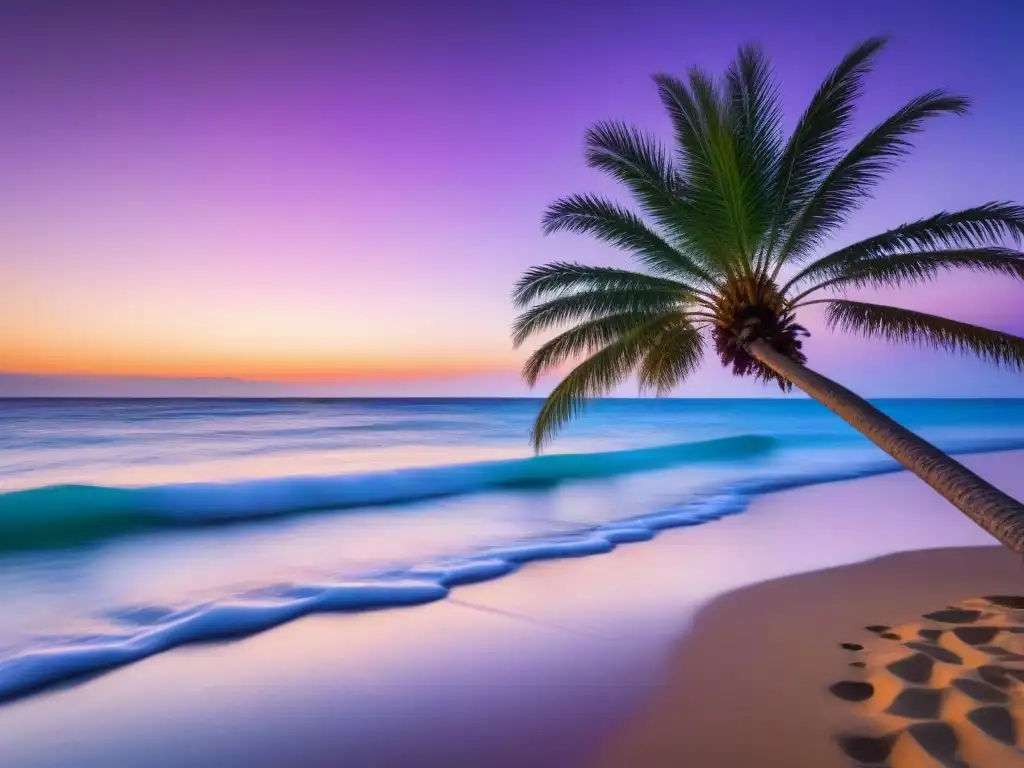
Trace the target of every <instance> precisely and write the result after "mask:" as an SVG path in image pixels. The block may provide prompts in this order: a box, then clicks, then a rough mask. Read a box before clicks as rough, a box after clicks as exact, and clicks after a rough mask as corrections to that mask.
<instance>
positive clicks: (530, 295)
mask: <svg viewBox="0 0 1024 768" xmlns="http://www.w3.org/2000/svg"><path fill="white" fill-rule="evenodd" d="M580 290H582V291H643V290H654V291H677V292H679V293H680V294H690V293H693V291H694V289H693V288H691V287H690V286H688V285H686V284H685V283H681V282H678V281H676V280H672V279H671V278H667V277H658V276H655V275H648V274H645V273H643V272H633V271H631V270H628V269H615V268H613V267H591V266H588V265H586V264H577V263H573V262H567V261H556V262H553V263H551V264H545V265H544V266H540V267H531V268H530V269H528V270H526V272H525V273H524V274H523V276H522V277H521V278H520V279H519V281H518V282H517V283H516V287H515V290H514V291H513V292H512V302H513V305H514V306H515V307H517V308H520V309H521V308H523V307H526V306H528V305H530V304H531V303H533V302H534V301H537V300H540V299H545V298H557V297H559V296H564V295H566V294H568V293H572V292H574V291H580Z"/></svg>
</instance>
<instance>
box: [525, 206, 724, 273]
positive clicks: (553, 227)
mask: <svg viewBox="0 0 1024 768" xmlns="http://www.w3.org/2000/svg"><path fill="white" fill-rule="evenodd" d="M543 230H544V234H551V233H553V232H575V233H577V234H587V235H591V236H592V237H595V238H597V239H598V240H601V241H603V242H606V243H609V244H610V245H614V246H616V247H619V248H622V249H623V250H625V251H627V252H629V253H631V254H632V255H633V256H634V257H636V258H637V259H638V260H639V261H640V263H642V264H643V265H645V266H646V267H648V268H649V269H651V270H654V271H655V272H658V273H660V274H667V275H681V276H683V277H687V278H690V279H692V280H697V281H700V282H701V283H713V282H714V281H713V279H712V278H711V276H709V275H708V274H707V273H706V272H705V271H704V270H703V269H701V268H700V267H699V266H698V265H696V264H695V263H694V262H693V261H692V260H691V259H690V258H689V257H688V256H686V255H685V254H683V253H681V252H680V251H679V250H677V249H675V248H673V247H672V246H671V245H670V244H669V243H668V242H667V241H666V240H665V239H664V238H663V237H662V236H661V235H659V234H658V233H657V232H655V231H654V230H653V229H651V228H650V227H649V226H647V224H646V223H644V221H643V219H641V218H640V217H639V216H637V215H636V214H635V213H633V212H632V211H630V210H629V209H627V208H624V207H622V206H620V205H617V204H616V203H613V202H611V201H610V200H607V199H605V198H602V197H598V196H597V195H570V196H569V197H564V198H562V199H561V200H557V201H555V202H554V203H552V204H551V205H550V206H548V209H547V211H545V213H544V222H543Z"/></svg>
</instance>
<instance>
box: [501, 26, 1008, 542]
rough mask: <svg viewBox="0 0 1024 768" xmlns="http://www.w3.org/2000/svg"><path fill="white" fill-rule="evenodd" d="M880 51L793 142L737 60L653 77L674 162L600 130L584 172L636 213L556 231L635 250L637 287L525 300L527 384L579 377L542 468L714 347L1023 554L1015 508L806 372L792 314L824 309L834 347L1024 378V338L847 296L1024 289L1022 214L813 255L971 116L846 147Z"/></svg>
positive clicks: (948, 218)
mask: <svg viewBox="0 0 1024 768" xmlns="http://www.w3.org/2000/svg"><path fill="white" fill-rule="evenodd" d="M884 43H885V41H884V39H880V38H876V39H870V40H867V41H865V42H864V43H862V44H861V45H858V46H857V47H856V48H854V49H853V50H852V51H850V52H849V53H848V54H847V55H846V57H845V58H844V59H843V60H842V61H841V62H840V63H839V65H838V66H837V67H836V68H835V69H834V70H832V72H830V73H829V75H828V76H827V77H826V78H825V80H824V82H823V83H822V84H821V86H820V87H819V88H818V90H817V92H816V93H815V94H814V97H813V98H812V99H811V103H810V105H809V106H808V107H807V109H806V111H805V112H804V113H803V115H802V116H801V117H800V120H799V122H798V123H797V125H796V128H795V130H794V131H793V133H792V135H790V136H789V137H788V138H786V137H785V136H784V135H783V133H782V131H781V127H780V122H781V109H780V104H779V97H778V93H777V91H776V87H775V81H774V76H773V73H772V70H771V66H770V64H769V63H768V60H767V59H766V58H765V56H764V55H763V53H762V52H761V51H760V50H759V49H758V48H757V47H755V46H746V47H743V48H741V49H740V51H739V53H738V55H737V57H736V59H735V61H734V62H733V63H732V64H731V65H730V66H729V68H728V70H727V71H726V73H725V76H724V78H722V79H721V80H715V79H713V78H712V77H711V76H709V74H707V73H706V72H705V71H703V70H701V69H699V68H693V69H691V70H690V71H689V73H688V76H687V77H686V79H685V80H681V79H678V78H675V77H671V76H668V75H656V76H655V77H654V81H655V83H656V84H657V90H658V95H659V96H660V98H661V102H662V104H663V105H664V107H665V109H666V110H668V113H669V116H670V118H671V121H672V126H673V129H674V134H675V136H674V138H675V150H674V152H672V153H669V152H667V151H666V150H665V149H664V148H663V147H662V146H661V145H660V144H659V143H658V142H657V141H656V140H654V139H652V138H651V137H650V136H648V135H647V134H645V133H644V132H642V131H639V130H637V129H635V128H632V127H630V126H628V125H625V124H622V123H619V122H602V123H599V124H597V125H595V126H594V127H593V128H591V129H590V130H589V131H588V133H587V137H586V158H587V164H588V165H589V166H590V167H592V168H597V169H599V170H601V171H603V172H605V173H607V174H609V175H610V176H611V177H612V178H613V179H615V180H616V181H618V182H620V183H621V184H622V185H623V186H624V187H625V188H626V190H628V192H629V193H630V194H631V196H632V198H633V199H634V201H635V203H636V206H637V208H638V210H639V212H634V211H633V210H630V209H629V208H626V207H624V206H622V205H619V204H617V203H616V202H614V201H612V200H609V199H607V198H604V197H601V196H597V195H589V194H584V195H572V196H569V197H565V198H563V199H560V200H558V201H556V202H555V203H553V204H552V205H551V206H550V207H549V208H548V210H547V211H546V213H545V216H544V224H543V227H544V231H545V233H552V232H559V231H569V232H577V233H584V234H587V235H591V236H592V237H595V238H597V239H598V240H601V241H603V242H605V243H608V244H611V245H613V246H617V247H619V248H621V249H624V250H625V251H627V252H629V253H630V254H631V255H632V256H633V257H634V258H635V259H636V260H637V261H638V262H639V264H640V266H641V268H642V269H643V271H632V270H625V269H612V268H607V267H591V266H586V265H582V264H576V263H567V262H556V263H553V264H548V265H546V266H541V267H535V268H533V269H530V270H528V271H527V272H526V273H525V274H524V275H523V277H522V278H521V279H520V281H519V282H518V284H517V285H516V288H515V292H514V301H515V304H516V306H517V307H518V308H520V309H522V310H523V311H522V314H521V315H520V316H519V317H518V319H517V320H516V323H515V326H514V332H513V339H514V342H515V344H516V345H517V346H518V345H520V344H522V343H523V342H524V341H526V340H527V339H528V338H530V337H531V336H533V335H534V334H537V333H545V332H547V331H550V330H552V329H554V328H557V327H559V326H565V325H569V326H570V327H569V328H568V330H565V331H564V332H562V333H560V334H559V335H556V336H554V337H553V338H551V339H550V340H548V341H546V342H545V343H543V344H541V345H540V346H539V347H538V348H537V350H536V351H535V352H534V353H533V354H532V355H531V356H530V357H529V359H528V360H527V362H526V364H525V366H524V368H523V376H524V378H525V379H526V381H527V382H528V383H529V384H530V385H531V386H533V385H534V384H536V382H537V379H538V377H539V376H541V375H542V374H543V373H545V372H548V371H551V370H553V369H558V368H560V367H562V366H563V365H564V364H566V363H567V362H569V361H577V360H579V359H580V358H582V361H581V362H579V363H578V365H576V367H575V368H573V369H572V370H571V372H570V373H568V375H566V376H565V378H564V379H563V380H562V381H561V383H559V384H558V385H557V386H556V387H555V388H554V390H553V391H552V393H551V394H550V396H549V397H548V398H547V400H546V401H545V403H544V405H543V406H542V408H541V410H540V413H539V415H538V416H537V420H536V423H535V425H534V429H533V442H534V447H535V449H536V450H537V451H540V449H541V447H542V446H543V445H544V443H545V442H546V441H547V440H548V439H550V438H551V437H552V436H553V435H554V434H555V433H556V432H557V431H558V429H559V428H560V427H561V426H562V425H563V424H564V423H565V422H566V421H568V420H569V419H571V418H572V417H573V416H575V415H576V414H577V413H578V412H579V411H580V409H581V408H582V407H583V405H584V404H585V402H586V400H587V399H589V398H592V397H596V396H600V395H604V394H607V393H608V392H609V391H610V390H611V389H612V388H613V387H615V386H616V385H618V384H620V383H621V382H623V381H624V380H625V379H627V378H628V377H629V376H631V375H633V374H634V373H635V374H636V377H637V379H638V381H639V385H640V387H641V391H644V390H652V391H654V392H656V393H657V394H665V393H667V392H669V391H671V390H672V389H673V388H675V387H676V386H677V385H678V384H680V383H681V382H683V381H684V380H685V379H686V378H687V376H689V375H690V374H691V373H692V372H693V371H694V370H695V369H696V368H697V367H698V365H699V364H700V362H701V359H702V357H703V353H704V351H705V348H706V346H707V345H708V344H709V343H713V345H714V348H715V352H716V353H717V354H718V356H719V357H720V358H721V360H722V363H723V364H724V365H726V366H731V367H732V370H733V372H734V373H735V374H736V375H740V376H744V375H749V376H753V377H754V378H756V379H761V380H762V381H764V382H773V381H774V382H776V383H778V385H779V386H780V387H782V389H784V390H789V389H790V388H791V387H792V386H793V385H796V386H797V387H799V388H800V389H802V390H803V391H804V392H806V393H807V394H808V395H810V396H811V397H813V398H814V399H816V400H818V401H819V402H820V403H822V404H823V405H825V406H826V407H827V408H829V409H831V410H832V411H834V412H835V413H836V414H838V415H839V416H840V417H841V418H842V419H844V420H845V421H847V422H848V423H849V424H851V425H852V426H853V427H854V428H856V429H857V430H859V431H860V432H861V433H863V434H864V435H865V436H866V437H868V438H869V439H870V440H871V441H873V442H874V443H875V444H876V445H877V446H879V447H880V448H881V449H882V450H884V451H885V452H887V453H888V454H889V455H890V456H892V457H893V458H895V459H896V460H897V461H898V462H900V464H902V465H903V466H904V467H906V468H907V469H909V470H910V471H911V472H913V473H915V474H916V475H918V477H920V478H921V479H922V480H924V481H925V482H926V483H928V484H929V485H930V486H931V487H932V488H934V489H935V490H936V491H938V492H939V493H940V494H942V495H943V496H944V497H945V498H946V499H948V500H949V501H950V502H952V504H953V505H954V506H956V507H957V508H958V509H960V510H961V511H962V512H964V513H965V514H967V515H968V516H969V517H970V518H971V519H973V520H974V521H975V522H976V523H978V524H979V525H981V526H982V527H983V528H985V529H986V530H987V531H989V532H990V533H991V534H992V535H993V536H995V537H996V538H997V539H999V541H1001V542H1002V543H1003V544H1005V545H1006V546H1007V547H1009V548H1010V549H1013V550H1014V551H1016V552H1018V553H1024V505H1022V504H1021V503H1020V502H1018V501H1016V500H1015V499H1013V498H1011V497H1010V496H1008V495H1006V494H1005V493H1003V492H1002V491H1000V490H998V489H997V488H995V487H993V486H992V485H990V484H989V483H987V482H985V481H984V480H982V479H981V478H980V477H978V476H977V475H976V474H974V473H973V472H971V471H970V470H968V469H967V468H966V467H964V466H963V465H961V464H960V463H959V462H957V461H955V460H954V459H952V458H951V457H949V456H947V455H945V454H944V453H943V452H942V451H940V450H938V449H937V448H936V447H935V446H933V445H931V444H930V443H928V442H926V441H925V440H922V439H921V438H920V437H918V436H917V435H915V434H913V433H912V432H910V431H908V430H907V429H906V428H904V427H902V426H901V425H899V424H898V423H896V422H895V421H893V420H892V419H891V418H889V417H888V416H886V415H885V414H883V413H881V412H880V411H879V410H877V409H876V408H875V407H874V406H872V405H871V404H870V403H868V402H867V401H866V400H864V399H862V398H861V397H858V396H857V395H855V394H854V393H853V392H851V391H849V390H848V389H846V388H844V387H842V386H840V385H839V384H837V383H835V382H834V381H831V380H829V379H827V378H825V377H824V376H822V375H820V374H818V373H816V372H814V371H812V370H811V369H809V368H807V367H806V366H805V365H804V364H805V363H806V356H805V354H804V352H803V351H802V349H801V347H802V337H803V336H805V335H807V331H806V330H805V329H804V328H803V327H802V326H801V325H799V324H798V323H797V317H798V312H799V310H801V309H802V308H804V307H807V306H809V305H812V304H823V305H825V307H824V308H825V319H826V323H827V325H828V326H829V327H830V328H832V329H839V330H843V331H850V332H854V333H861V334H864V335H866V336H868V337H873V338H880V339H884V340H887V341H890V342H907V343H916V344H921V345H928V346H932V347H936V348H939V349H943V350H948V351H951V352H960V353H965V354H974V355H977V356H979V357H981V358H983V359H985V360H988V361H990V362H992V363H995V364H999V365H1004V366H1008V367H1010V368H1012V369H1017V370H1021V369H1022V368H1024V339H1022V338H1019V337H1017V336H1012V335H1010V334H1006V333H1000V332H999V331H994V330H990V329H987V328H982V327H979V326H975V325H970V324H968V323H963V322H959V321H956V320H950V319H947V318H945V317H939V316H936V315H931V314H925V313H923V312H916V311H911V310H909V309H901V308H897V307H892V306H886V305H881V304H874V303H867V302H864V301H855V300H852V299H849V298H846V294H845V291H846V290H847V289H849V288H857V287H862V286H875V287H894V286H906V285H912V284H914V283H919V282H922V281H926V280H929V279H931V278H934V277H937V276H939V275H940V274H943V273H946V272H954V271H957V270H968V271H972V272H984V273H994V274H997V275H1003V276H1006V277H1009V278H1016V279H1018V280H1024V258H1022V256H1024V254H1022V253H1020V252H1019V251H1018V250H1014V249H1011V248H1009V247H1007V243H1008V242H1010V243H1012V244H1014V245H1019V244H1020V241H1021V238H1022V237H1024V207H1022V206H1020V205H1016V204H1013V203H1008V202H991V203H986V204H984V205H980V206H977V207H974V208H966V209H964V210H959V211H953V212H947V211H944V212H941V213H937V214H935V215H934V216H930V217H928V218H924V219H919V220H917V221H911V222H909V223H906V224H902V225H900V226H898V227H896V228H894V229H890V230H888V231H886V232H882V233H881V234H878V235H875V236H874V237H869V238H867V239H865V240H861V241H859V242H856V243H853V244H852V245H848V246H846V247H844V248H840V249H838V250H835V251H833V252H831V253H827V254H825V255H822V254H820V253H819V251H820V250H821V249H822V246H824V245H825V244H826V241H827V239H828V237H829V236H830V235H831V234H833V233H834V232H835V231H836V230H837V229H839V228H840V227H841V226H842V225H843V224H844V223H845V222H846V220H847V218H848V217H849V216H850V214H851V213H852V212H853V211H854V210H856V209H857V208H858V206H859V205H860V204H861V203H863V202H864V201H865V200H866V199H868V198H869V197H870V196H871V193H872V189H873V187H874V186H875V185H876V184H877V183H878V182H879V181H880V180H881V179H882V178H883V176H885V174H886V173H887V172H889V171H890V170H892V169H893V168H894V167H895V166H896V165H897V163H898V161H899V160H900V158H902V157H903V156H904V155H906V154H907V152H908V151H909V150H910V149H911V144H910V139H911V137H912V136H913V134H915V133H917V132H919V131H920V130H921V129H922V127H923V126H924V123H925V122H926V121H927V120H928V119H930V118H933V117H937V116H939V115H944V114H954V115H957V114H962V113H964V112H965V111H966V109H967V106H968V101H967V99H965V98H963V97H960V96H956V95H953V94H950V93H947V92H946V91H943V90H935V91H930V92H928V93H925V94H923V95H921V96H918V97H917V98H915V99H911V100H910V101H909V102H907V103H906V104H905V105H904V106H903V107H901V108H900V109H899V110H897V111H896V112H895V113H893V114H892V116H890V117H888V118H886V119H885V120H883V121H882V122H880V123H879V124H878V125H876V126H875V127H874V128H872V129H871V130H870V131H868V132H867V133H866V134H865V135H864V136H863V137H861V138H860V139H859V140H858V141H856V142H853V143H852V146H849V148H847V145H848V141H847V139H848V136H849V133H850V125H851V119H852V117H853V111H854V104H855V102H856V100H857V97H858V96H859V95H860V93H861V91H862V83H863V80H864V77H865V75H866V74H867V73H868V72H869V71H870V70H871V68H872V66H873V63H874V61H875V58H876V56H877V54H878V52H879V50H880V49H881V48H882V47H883V45H884Z"/></svg>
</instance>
